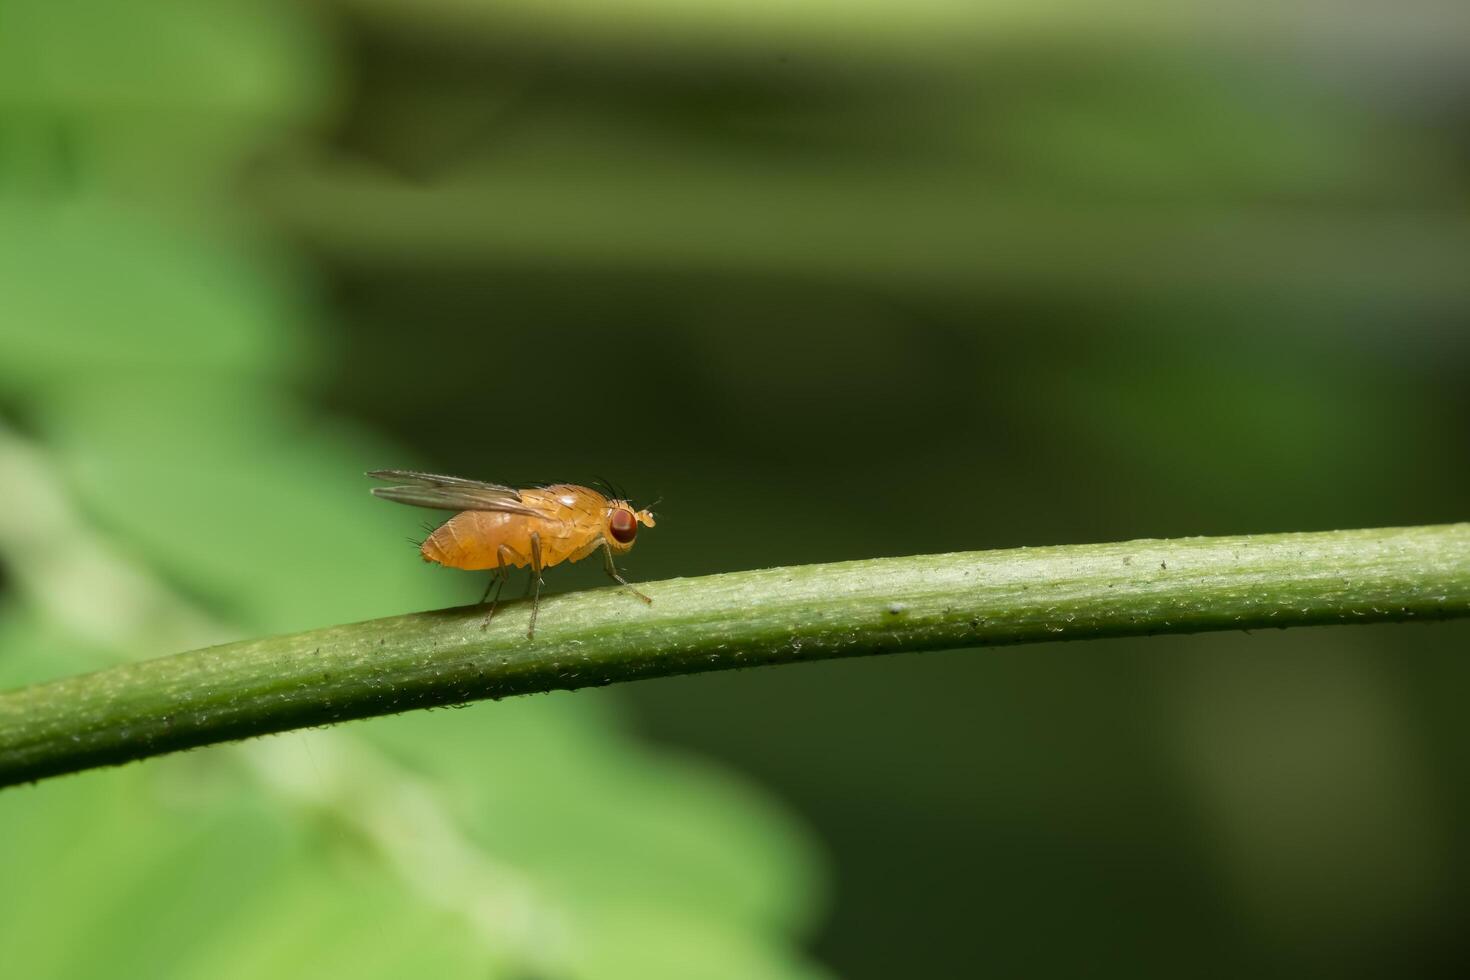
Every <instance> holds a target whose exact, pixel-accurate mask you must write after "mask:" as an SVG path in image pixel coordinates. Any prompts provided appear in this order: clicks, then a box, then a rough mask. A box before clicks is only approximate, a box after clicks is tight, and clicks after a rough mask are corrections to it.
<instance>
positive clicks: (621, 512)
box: [368, 470, 653, 639]
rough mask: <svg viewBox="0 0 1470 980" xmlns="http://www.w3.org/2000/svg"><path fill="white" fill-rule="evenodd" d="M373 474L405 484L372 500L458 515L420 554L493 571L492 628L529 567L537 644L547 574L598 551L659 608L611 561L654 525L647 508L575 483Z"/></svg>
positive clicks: (376, 491) (610, 569) (379, 490)
mask: <svg viewBox="0 0 1470 980" xmlns="http://www.w3.org/2000/svg"><path fill="white" fill-rule="evenodd" d="M368 476H370V477H373V478H374V479H378V480H391V481H394V482H396V483H398V484H399V485H398V486H391V487H373V491H372V492H373V495H374V496H377V497H382V498H384V499H385V500H393V501H396V502H398V503H400V504H409V505H411V506H414V507H429V508H433V509H435V510H454V511H458V512H459V513H457V514H455V515H454V516H453V517H451V518H450V519H449V520H447V521H445V522H444V523H443V524H441V525H439V527H438V528H436V529H435V530H434V531H433V532H432V533H431V534H430V535H429V536H428V537H427V538H425V539H424V542H423V544H422V545H420V546H419V554H420V555H422V556H423V559H424V561H431V562H435V563H436V564H439V565H444V566H445V567H447V568H463V569H468V570H478V569H489V570H490V582H489V584H487V585H486V586H485V594H484V595H483V596H481V597H480V604H481V605H484V603H485V600H487V599H490V613H489V615H488V616H486V617H485V624H486V625H489V623H490V620H491V619H492V618H493V617H494V616H495V607H496V604H497V603H499V602H500V590H501V589H503V588H504V587H505V580H506V579H508V578H510V570H511V569H512V568H525V567H526V566H527V565H529V566H530V568H531V581H530V582H529V583H527V586H526V592H527V594H530V595H532V596H533V598H532V600H531V626H530V628H529V629H528V630H527V631H526V636H527V637H528V638H532V639H534V638H535V636H536V614H537V612H539V611H540V606H541V586H542V585H543V584H544V583H543V582H542V579H541V571H542V569H545V568H550V567H551V566H552V565H559V564H561V563H562V562H564V561H581V560H582V559H583V558H586V557H587V556H588V555H590V554H592V552H594V551H596V550H597V549H599V548H601V549H602V553H603V560H604V563H605V565H606V568H607V574H608V575H610V576H612V578H613V580H614V581H616V582H617V583H618V584H619V585H621V586H622V587H623V588H625V589H627V590H628V591H629V592H631V593H633V594H634V595H636V596H637V597H638V598H640V599H642V600H643V601H644V602H648V603H651V602H653V600H652V599H650V598H649V597H648V596H646V595H644V594H643V593H642V592H639V591H638V590H637V589H635V588H634V587H633V586H632V585H630V584H629V583H628V580H627V579H625V578H623V576H621V575H619V574H618V569H617V566H616V565H615V564H614V563H613V555H615V554H618V555H621V554H623V553H624V552H627V551H629V550H631V549H632V547H633V539H634V538H636V537H637V536H638V525H639V524H642V525H643V526H644V527H653V515H652V514H651V513H649V512H648V511H647V510H634V509H633V505H632V504H630V503H628V502H627V501H626V500H616V499H610V498H609V497H608V496H606V495H604V494H602V493H599V492H598V491H596V490H593V489H591V488H590V487H581V486H577V485H576V484H574V483H552V484H548V485H546V486H536V487H522V488H520V489H517V488H515V487H507V486H502V485H501V484H499V483H481V482H480V481H479V480H465V479H462V478H460V477H457V476H436V475H435V474H433V473H416V472H414V471H412V470H374V471H373V472H371V473H369V474H368ZM492 588H493V589H494V590H495V597H494V598H493V599H491V598H490V591H491V589H492ZM533 590H534V591H533Z"/></svg>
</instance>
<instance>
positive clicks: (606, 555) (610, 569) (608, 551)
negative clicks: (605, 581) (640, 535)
mask: <svg viewBox="0 0 1470 980" xmlns="http://www.w3.org/2000/svg"><path fill="white" fill-rule="evenodd" d="M602 557H603V559H604V564H605V566H606V568H607V574H609V575H611V576H612V578H613V581H614V582H617V583H618V584H619V585H621V586H622V587H623V588H625V589H627V590H628V591H629V592H631V593H633V594H634V595H636V596H637V597H638V598H640V599H642V600H643V601H644V602H646V603H648V604H649V605H650V606H651V605H653V600H652V599H650V598H649V597H648V596H646V595H644V594H643V593H642V592H639V591H638V590H637V589H635V588H633V586H631V585H629V584H628V580H627V579H625V578H623V577H622V576H621V575H619V574H618V566H616V565H614V564H613V557H612V547H611V546H610V545H609V544H608V543H607V542H606V541H604V542H602Z"/></svg>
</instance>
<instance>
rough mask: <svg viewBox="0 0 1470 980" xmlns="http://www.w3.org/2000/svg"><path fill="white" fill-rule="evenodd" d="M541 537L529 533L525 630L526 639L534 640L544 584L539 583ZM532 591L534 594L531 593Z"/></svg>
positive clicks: (534, 533)
mask: <svg viewBox="0 0 1470 980" xmlns="http://www.w3.org/2000/svg"><path fill="white" fill-rule="evenodd" d="M543 567H545V566H543V565H542V564H541V535H540V534H538V533H537V532H535V531H532V532H531V581H529V582H527V583H526V591H527V592H532V595H531V626H530V628H529V629H527V630H526V639H528V640H534V639H536V614H537V613H539V612H540V611H541V586H542V585H544V584H546V583H544V582H542V581H541V569H542V568H543ZM532 590H534V592H533V591H532Z"/></svg>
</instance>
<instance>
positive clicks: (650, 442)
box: [0, 0, 1470, 980]
mask: <svg viewBox="0 0 1470 980" xmlns="http://www.w3.org/2000/svg"><path fill="white" fill-rule="evenodd" d="M1467 55H1470V14H1467V12H1466V9H1465V8H1464V6H1463V5H1462V4H1457V3H1453V2H1442V3H1441V2H1434V0H1416V2H1411V3H1399V4H1396V5H1392V6H1390V5H1388V4H1386V3H1373V2H1371V0H1368V2H1364V3H1359V4H1352V5H1342V4H1328V3H1292V4H1287V5H1281V4H1274V3H1265V2H1264V0H1247V2H1244V3H1241V4H1234V5H1215V6H1208V7H1207V6H1195V5H1179V4H1157V3H1151V2H1148V0H1112V2H1098V3H1089V4H1080V5H1077V4H1071V5H1069V4H1056V3H1042V4H1035V3H1030V4H1007V3H1004V2H999V3H988V4H987V3H954V2H946V0H914V2H910V3H906V4H880V3H871V2H866V0H847V2H837V0H820V2H807V3H797V4H776V3H755V4H751V3H746V2H742V3H735V2H731V0H705V2H702V3H693V2H688V0H631V2H628V3H624V4H602V3H593V2H589V0H572V2H566V3H562V4H556V5H547V4H538V3H532V2H529V0H500V2H494V3H492V2H489V0H425V2H421V3H414V4H410V3H406V2H402V0H335V2H324V3H318V4H307V5H303V4H297V3H288V2H284V0H280V2H267V0H253V2H244V0H240V2H184V0H172V2H163V0H135V2H133V3H130V4H126V5H123V4H110V3H96V4H75V5H74V4H58V3H50V2H46V0H5V3H4V4H3V6H0V685H3V686H7V687H8V686H14V685H18V684H22V683H26V682H29V681H33V680H39V679H45V678H50V677H56V676H61V675H64V674H69V673H73V672H77V671H80V670H85V669H90V668H94V667H97V666H102V665H106V664H109V663H115V662H118V661H121V660H125V659H128V658H136V657H145V656H156V655H160V654H163V653H168V652H172V651H175V650H180V649H186V648H189V647H193V646H199V645H202V644H205V643H209V642H213V641H216V640H221V639H228V638H233V637H239V636H248V635H259V634H264V633H271V632H281V631H286V630H294V629H303V628H309V627H313V626H323V625H328V624H331V623H336V622H342V621H347V620H353V619H362V618H369V617H373V616H378V615H386V614H390V613H397V612H402V611H407V610H413V609H422V608H429V607H433V606H438V605H445V604H457V603H463V602H469V601H471V600H473V599H474V598H475V597H476V596H477V595H478V593H479V590H480V588H481V586H482V582H481V581H480V580H479V579H478V577H476V576H468V575H463V574H460V573H453V572H446V571H443V570H440V569H435V568H430V567H427V566H424V565H422V564H421V563H420V562H418V561H417V560H416V558H415V556H414V553H413V550H412V549H411V548H410V546H409V545H408V544H407V543H406V542H405V541H404V538H405V537H406V536H410V535H416V534H418V533H419V531H418V525H419V524H420V522H421V521H422V520H423V518H424V516H425V515H424V514H421V513H416V512H413V511H410V510H407V509H404V508H392V507H387V506H385V505H383V504H381V503H377V502H374V501H373V500H371V499H370V498H369V497H368V495H367V493H366V484H367V481H365V480H364V479H362V477H361V476H360V474H361V473H362V471H364V470H366V469H370V468H376V467H383V466H419V467H424V468H431V469H436V470H443V471H448V472H453V473H459V474H463V475H466V476H474V477H482V478H487V479H494V480H506V481H526V482H529V481H534V480H546V479H566V480H573V481H577V480H582V481H586V480H590V479H591V478H592V477H593V476H594V475H596V474H605V475H607V476H610V477H612V478H613V479H614V480H616V481H618V482H619V483H622V484H625V485H626V486H627V487H628V488H629V490H630V492H631V493H632V494H633V495H634V496H635V498H637V499H639V500H640V501H643V502H647V501H649V500H651V499H652V498H655V497H659V496H662V498H663V502H662V504H661V505H660V507H659V515H660V520H659V526H658V528H657V530H656V531H653V532H649V533H647V534H646V535H645V536H644V537H643V538H642V539H641V544H640V547H639V548H638V550H637V551H635V552H634V553H633V554H632V555H631V556H629V558H628V559H627V560H626V562H625V565H626V569H625V570H626V571H627V572H628V573H629V575H630V576H631V577H632V578H634V579H635V580H652V579H657V578H662V577H667V576H676V575H695V574H702V573H707V572H716V571H724V570H732V569H741V568H752V567H761V566H769V565H779V564H788V563H797V562H812V561H832V560H840V559H846V558H858V557H870V556H878V555H899V554H912V553H922V552H932V551H952V550H966V549H977V548H988V547H1003V546H1011V545H1021V544H1051V543H1068V542H1086V541H1102V540H1114V539H1124V538H1129V537H1138V536H1173V535H1186V534H1222V533H1236V532H1253V531H1261V532H1264V531H1278V530H1311V529H1325V528H1336V527H1359V526H1375V525H1397V524H1414V523H1428V522H1439V521H1450V520H1458V519H1465V518H1466V517H1467V516H1470V511H1467V506H1466V499H1467V497H1466V491H1465V487H1466V481H1467V477H1470V463H1467V454H1466V449H1467V446H1470V139H1467V137H1466V133H1467V132H1470V130H1467V123H1470V68H1467V65H1470V57H1467ZM555 571H556V574H555V575H554V576H552V577H551V578H550V584H551V585H552V587H553V588H556V589H576V588H583V587H591V586H596V585H600V584H601V582H602V579H601V573H600V570H599V569H597V568H590V567H583V566H577V567H573V568H565V569H564V568H558V569H556V570H555ZM1467 642H1470V630H1467V628H1466V624H1454V623H1451V624H1441V625H1434V626H1423V625H1413V626H1391V627H1371V628H1354V629H1346V628H1344V629H1315V630H1302V631H1295V632H1286V633H1273V634H1270V635H1264V634H1254V635H1235V634H1222V635H1215V636H1201V637H1169V638H1156V639H1150V640H1126V641H1125V640H1119V641H1106V642H1094V643H1086V644H1076V645H1061V644H1051V645H1044V646H1033V647H1023V648H1014V649H1009V650H998V651H986V652H977V651H969V652H966V651H956V652H953V653H946V654H937V655H924V656H903V657H895V658H890V659H875V660H867V661H857V662H850V663H823V664H812V665H803V666H797V667H787V668H781V669H779V670H770V671H755V672H740V673H730V674H712V675H705V676H701V677H698V678H693V679H676V680H663V681H656V682H645V683H640V684H635V685H630V686H627V687H624V688H620V689H609V690H599V691H588V692H582V693H577V694H559V695H552V696H546V697H536V698H530V699H525V700H521V701H508V702H504V703H499V704H488V703H487V704H478V705H474V706H471V707H469V708H466V709H464V710H459V711H434V712H420V713H417V714H414V715H409V716H403V717H398V718H388V719H378V720H373V721H369V722H360V723H354V724H351V725H347V726H344V727H341V728H337V729H332V730H325V731H311V732H305V733H293V734H289V735H284V736H278V737H274V738H268V739H262V740H257V741H255V742H251V743H247V744H244V745H240V746H228V747H221V748H215V749H209V750H203V751H198V752H193V753H188V754H186V755H183V756H177V757H171V758H167V759H163V760H158V761H153V762H149V763H147V764H144V765H134V766H130V767H127V768H125V769H121V770H111V771H107V772H98V773H90V774H86V775H82V776H78V777H70V778H65V779H59V780H55V781H51V782H47V783H44V784H41V785H39V786H36V787H33V788H27V789H20V790H12V791H7V792H5V793H3V794H0V975H3V976H6V977H16V978H20V977H26V978H33V977H97V976H108V977H123V976H127V977H132V976H138V977H144V976H146V977H202V976H208V977H211V978H215V977H260V976H271V977H298V976H299V977H337V976H341V977H348V976H351V977H367V976H381V977H403V976H441V977H460V976H463V977H479V978H484V977H491V978H506V980H533V978H534V980H561V978H665V977H667V978H671V980H672V978H765V977H772V978H788V977H789V978H798V977H799V978H821V977H833V976H843V977H853V978H887V977H897V976H936V977H938V976H971V975H980V974H989V975H998V976H1078V975H1097V976H1102V975H1119V976H1132V977H1137V976H1160V977H1163V976H1177V975H1181V974H1182V975H1208V976H1240V975H1247V974H1248V975H1255V976H1282V977H1285V976H1300V975H1304V974H1306V975H1327V976H1343V977H1357V976H1363V977H1367V976H1376V975H1382V974H1385V973H1390V974H1393V975H1398V976H1410V975H1412V976H1445V977H1450V976H1463V975H1464V974H1465V972H1466V971H1467V969H1470V940H1467V938H1466V936H1467V933H1466V930H1465V928H1464V922H1463V915H1464V914H1463V910H1464V908H1465V907H1466V905H1467V902H1470V886H1467V881H1470V831H1467V829H1466V828H1467V823H1470V782H1467V779H1466V772H1467V771H1470V770H1467V767H1470V720H1467V718H1466V717H1465V713H1464V711H1463V702H1464V698H1463V696H1462V692H1463V691H1464V690H1465V689H1466V686H1467V685H1470V659H1467V657H1466V656H1465V653H1466V648H1467Z"/></svg>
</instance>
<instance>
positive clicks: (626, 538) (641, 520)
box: [603, 500, 653, 553]
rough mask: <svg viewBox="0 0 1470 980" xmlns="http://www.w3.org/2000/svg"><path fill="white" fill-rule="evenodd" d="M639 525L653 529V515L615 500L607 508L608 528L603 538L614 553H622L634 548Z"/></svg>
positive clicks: (625, 502)
mask: <svg viewBox="0 0 1470 980" xmlns="http://www.w3.org/2000/svg"><path fill="white" fill-rule="evenodd" d="M639 524H642V525H643V526H644V527H653V514H652V513H650V512H649V511H647V510H634V509H633V505H632V504H630V503H628V502H627V501H626V500H614V501H612V502H611V503H610V505H609V506H608V508H607V527H606V529H605V531H604V533H603V537H604V538H605V539H606V540H607V543H608V546H609V547H610V548H612V550H613V551H615V552H618V553H622V552H624V551H627V550H628V549H630V548H632V547H633V539H634V538H636V537H638V525H639Z"/></svg>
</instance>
